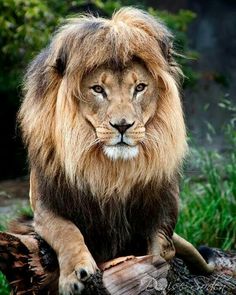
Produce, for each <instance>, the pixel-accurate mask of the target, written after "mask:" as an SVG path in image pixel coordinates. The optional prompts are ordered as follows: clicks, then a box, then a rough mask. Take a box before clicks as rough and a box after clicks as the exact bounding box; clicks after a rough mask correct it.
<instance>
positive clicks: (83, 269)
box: [59, 261, 98, 295]
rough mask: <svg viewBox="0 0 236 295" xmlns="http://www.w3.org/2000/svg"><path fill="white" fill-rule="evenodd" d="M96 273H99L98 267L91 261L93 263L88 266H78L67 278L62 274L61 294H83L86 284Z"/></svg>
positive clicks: (60, 279) (60, 280) (60, 281)
mask: <svg viewBox="0 0 236 295" xmlns="http://www.w3.org/2000/svg"><path fill="white" fill-rule="evenodd" d="M96 271H98V268H97V265H96V263H95V262H94V261H91V263H89V264H86V265H83V264H78V265H76V266H75V268H74V270H73V271H72V273H70V274H69V275H67V276H65V275H64V274H63V272H62V273H61V275H60V278H59V294H60V295H72V294H75V295H77V294H81V292H82V290H83V289H84V283H85V282H86V280H87V279H88V278H89V277H90V276H91V275H93V274H95V273H96Z"/></svg>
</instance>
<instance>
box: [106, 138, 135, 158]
mask: <svg viewBox="0 0 236 295" xmlns="http://www.w3.org/2000/svg"><path fill="white" fill-rule="evenodd" d="M103 152H104V154H105V155H106V156H107V157H108V158H110V159H112V160H117V159H123V160H131V159H134V158H135V157H136V156H137V155H138V153H139V147H138V146H137V145H135V146H131V145H129V144H127V143H125V142H118V143H116V144H115V145H104V146H103Z"/></svg>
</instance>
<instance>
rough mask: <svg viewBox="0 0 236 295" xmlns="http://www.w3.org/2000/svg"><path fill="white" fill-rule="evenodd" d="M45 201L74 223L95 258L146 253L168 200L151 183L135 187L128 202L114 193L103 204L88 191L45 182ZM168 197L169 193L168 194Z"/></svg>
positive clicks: (99, 259)
mask: <svg viewBox="0 0 236 295" xmlns="http://www.w3.org/2000/svg"><path fill="white" fill-rule="evenodd" d="M40 190H41V192H42V191H44V192H43V193H41V196H45V197H44V200H43V202H44V204H45V205H46V206H47V207H48V208H49V209H50V210H52V211H54V212H56V213H57V214H59V215H62V216H63V217H65V218H66V219H69V220H71V221H72V222H74V223H75V224H76V225H77V227H78V228H79V229H80V231H81V233H82V234H83V236H84V239H85V243H86V245H87V246H88V248H89V250H90V252H91V253H92V255H93V256H94V258H95V260H96V261H98V262H99V261H105V260H108V259H111V258H114V257H117V256H121V255H145V254H146V253H147V246H148V241H149V240H150V238H151V236H152V235H153V233H154V232H155V231H156V230H157V228H159V227H160V226H161V223H163V222H164V220H165V218H166V217H165V215H166V209H165V202H163V200H162V196H161V193H160V191H159V192H158V191H157V190H155V189H152V186H151V185H150V186H146V187H144V188H139V189H138V188H135V189H133V190H132V191H131V192H130V195H129V196H128V197H127V198H126V201H124V202H122V201H120V200H119V199H117V198H116V197H115V196H112V197H111V198H110V199H109V201H107V203H106V204H104V205H101V204H100V203H99V201H98V199H97V198H94V197H93V196H92V195H91V194H90V193H89V191H88V190H87V192H86V193H85V192H81V191H78V190H76V189H70V188H68V187H66V186H63V185H62V184H60V186H58V189H57V190H56V191H55V185H52V186H50V185H49V184H47V185H45V184H44V185H42V186H41V188H40ZM165 198H167V199H168V196H167V197H165Z"/></svg>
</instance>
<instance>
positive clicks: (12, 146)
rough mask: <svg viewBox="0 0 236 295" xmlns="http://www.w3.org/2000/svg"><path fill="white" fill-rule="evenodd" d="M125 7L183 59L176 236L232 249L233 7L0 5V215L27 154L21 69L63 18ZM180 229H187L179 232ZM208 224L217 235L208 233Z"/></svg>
mask: <svg viewBox="0 0 236 295" xmlns="http://www.w3.org/2000/svg"><path fill="white" fill-rule="evenodd" d="M127 5H134V6H136V7H139V8H142V9H144V10H147V11H148V12H149V13H151V14H152V15H154V16H155V17H157V18H161V19H162V20H163V21H164V22H165V23H166V24H167V26H168V27H169V28H170V30H171V31H172V32H173V34H174V35H175V43H174V46H175V49H176V50H177V52H179V53H180V54H182V55H184V56H185V57H184V58H183V57H179V58H178V62H179V63H180V64H181V66H182V69H183V72H184V74H185V76H186V78H185V80H184V82H183V91H182V96H183V105H184V111H185V115H186V123H187V126H188V135H189V144H190V147H191V148H190V153H189V158H188V159H187V161H186V165H185V166H186V167H185V171H184V178H183V183H182V190H181V194H182V203H181V204H182V205H181V209H182V211H181V212H182V213H181V216H180V222H179V225H178V227H177V229H178V230H179V231H180V232H182V233H183V234H184V235H185V236H187V237H188V238H190V240H191V239H193V242H196V243H197V244H198V243H201V242H204V244H206V243H209V244H212V245H214V246H220V247H224V248H230V247H231V248H232V247H235V240H236V234H235V231H236V230H235V220H234V216H236V204H235V203H236V200H235V198H236V149H235V147H236V131H235V117H236V83H235V80H236V30H235V28H236V1H235V0H214V1H213V0H208V1H204V0H176V1H171V0H159V1H151V0H150V1H148V0H147V1H122V0H117V1H115V0H114V1H112V0H108V1H101V0H91V1H83V0H75V1H60V0H50V1H49V0H48V1H46V0H45V1H40V0H1V1H0V11H1V15H0V48H1V56H0V134H1V144H0V167H1V169H0V207H1V208H5V209H4V210H5V211H4V210H3V209H2V211H1V209H0V214H2V215H3V213H9V212H11V211H12V209H11V208H12V207H9V206H8V205H9V202H10V204H13V203H14V204H15V203H16V202H15V198H16V199H23V200H25V198H26V196H27V190H28V179H27V174H28V171H27V161H26V153H25V150H24V148H23V146H22V143H21V139H20V134H19V131H18V129H17V124H16V114H17V110H18V108H19V105H20V101H21V98H22V94H21V93H22V80H23V76H24V72H25V70H26V68H27V65H28V63H29V62H30V61H31V60H32V59H33V58H34V57H35V56H36V55H37V54H38V53H39V52H40V50H41V49H42V48H43V47H45V46H46V45H47V43H48V41H49V39H50V36H51V34H52V33H53V31H54V30H55V29H56V28H57V27H58V25H59V24H60V23H61V22H62V21H63V19H64V18H65V17H67V16H72V15H75V14H76V13H78V12H91V13H95V14H99V15H102V16H105V17H109V16H110V15H111V14H112V12H113V11H114V10H115V9H119V8H120V7H122V6H127ZM6 204H7V205H6ZM21 204H22V203H21ZM24 204H25V203H24ZM206 208H207V210H206ZM199 218H200V220H201V221H199ZM216 219H217V220H216ZM196 220H198V223H197V224H196ZM182 221H184V223H185V224H186V222H188V223H189V227H188V226H185V227H183V226H182V225H181V224H182V223H183V222H182ZM210 223H213V224H215V227H216V228H213V229H212V230H210V229H209V224H210ZM221 223H222V224H221ZM219 224H221V228H220V229H219V228H218V227H219V226H218V225H219ZM203 231H204V233H205V235H204V236H203V235H202V233H203ZM212 232H214V237H213V236H212Z"/></svg>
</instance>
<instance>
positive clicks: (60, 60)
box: [54, 48, 67, 77]
mask: <svg viewBox="0 0 236 295" xmlns="http://www.w3.org/2000/svg"><path fill="white" fill-rule="evenodd" d="M66 65H67V53H66V51H65V49H64V48H62V49H61V50H60V51H59V53H58V56H57V59H56V64H55V66H54V67H55V69H56V71H57V72H58V74H59V75H60V76H62V77H63V76H64V74H65V72H66Z"/></svg>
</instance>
